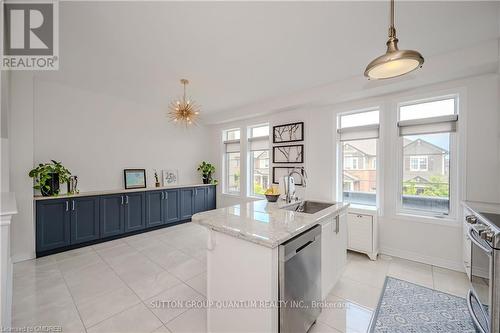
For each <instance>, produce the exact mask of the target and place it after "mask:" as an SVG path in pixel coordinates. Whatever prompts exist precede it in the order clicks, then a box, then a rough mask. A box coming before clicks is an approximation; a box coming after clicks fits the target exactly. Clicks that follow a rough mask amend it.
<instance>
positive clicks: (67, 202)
mask: <svg viewBox="0 0 500 333" xmlns="http://www.w3.org/2000/svg"><path fill="white" fill-rule="evenodd" d="M66 211H69V201H67V200H66Z"/></svg>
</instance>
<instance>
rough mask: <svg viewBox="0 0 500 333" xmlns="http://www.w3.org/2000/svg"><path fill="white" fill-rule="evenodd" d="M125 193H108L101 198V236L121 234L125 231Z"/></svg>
mask: <svg viewBox="0 0 500 333" xmlns="http://www.w3.org/2000/svg"><path fill="white" fill-rule="evenodd" d="M124 203H125V198H124V195H121V194H114V195H106V196H102V197H101V198H100V204H99V214H100V225H101V237H102V238H104V237H109V236H115V235H120V234H122V233H124V232H125V225H124V220H125V219H124V217H123V207H124Z"/></svg>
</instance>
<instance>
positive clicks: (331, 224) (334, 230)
mask: <svg viewBox="0 0 500 333" xmlns="http://www.w3.org/2000/svg"><path fill="white" fill-rule="evenodd" d="M346 249H347V214H346V213H345V212H343V213H341V214H340V215H338V216H332V217H327V218H325V219H324V220H323V221H322V222H321V295H322V297H323V299H325V298H326V297H327V296H328V294H329V293H330V291H331V290H332V288H333V286H335V284H336V283H337V281H338V280H339V278H340V276H341V275H342V272H343V270H344V267H345V264H346V262H347V250H346Z"/></svg>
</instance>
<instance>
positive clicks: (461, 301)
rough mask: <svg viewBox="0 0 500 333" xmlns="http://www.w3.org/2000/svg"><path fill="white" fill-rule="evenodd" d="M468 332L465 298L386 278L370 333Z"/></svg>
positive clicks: (472, 329) (472, 332)
mask: <svg viewBox="0 0 500 333" xmlns="http://www.w3.org/2000/svg"><path fill="white" fill-rule="evenodd" d="M444 332H468V333H469V332H470V333H476V332H477V331H476V328H475V327H474V323H473V322H472V319H471V317H470V314H469V311H468V309H467V302H466V300H465V298H461V297H457V296H453V295H450V294H447V293H443V292H440V291H437V290H433V289H430V288H426V287H422V286H419V285H416V284H413V283H410V282H406V281H403V280H399V279H395V278H392V277H386V279H385V284H384V288H383V291H382V295H381V297H380V300H379V303H378V306H377V310H376V312H375V315H374V316H373V319H372V323H371V329H370V333H444Z"/></svg>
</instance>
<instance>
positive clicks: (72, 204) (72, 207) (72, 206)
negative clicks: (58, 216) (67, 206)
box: [71, 200, 75, 210]
mask: <svg viewBox="0 0 500 333" xmlns="http://www.w3.org/2000/svg"><path fill="white" fill-rule="evenodd" d="M71 210H75V200H71Z"/></svg>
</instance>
